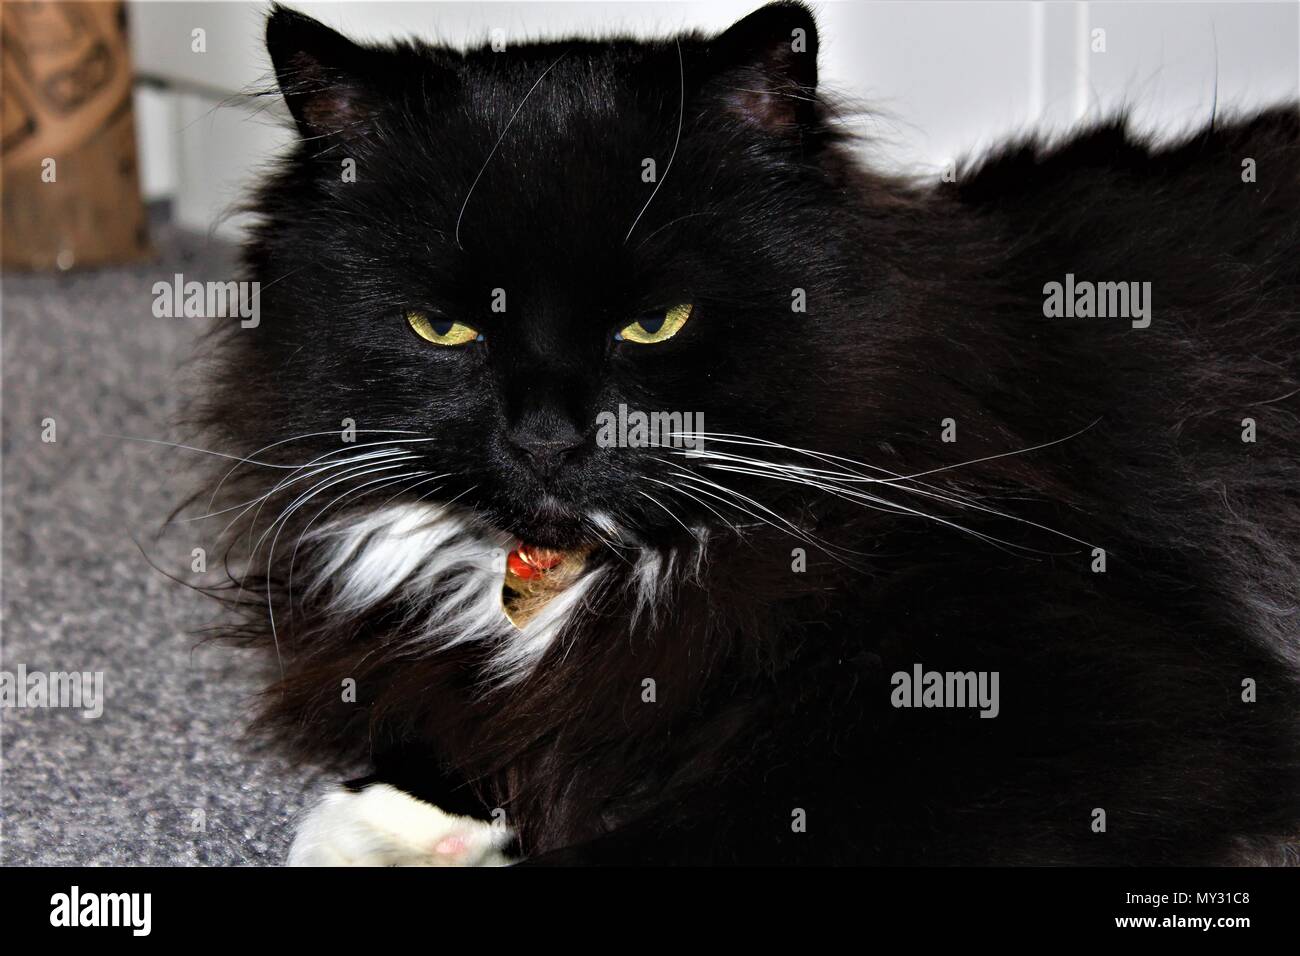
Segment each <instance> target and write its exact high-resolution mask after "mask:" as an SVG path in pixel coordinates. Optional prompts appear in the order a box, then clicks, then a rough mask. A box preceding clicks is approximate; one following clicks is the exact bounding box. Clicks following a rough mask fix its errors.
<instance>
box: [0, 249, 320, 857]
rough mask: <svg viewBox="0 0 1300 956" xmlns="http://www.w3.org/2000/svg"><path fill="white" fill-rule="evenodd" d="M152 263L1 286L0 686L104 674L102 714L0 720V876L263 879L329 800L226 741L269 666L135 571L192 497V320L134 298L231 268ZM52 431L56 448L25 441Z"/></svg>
mask: <svg viewBox="0 0 1300 956" xmlns="http://www.w3.org/2000/svg"><path fill="white" fill-rule="evenodd" d="M155 242H156V245H157V248H158V249H159V250H160V253H159V257H158V260H157V261H155V262H152V263H148V264H146V265H143V266H139V267H134V268H128V269H114V270H104V271H99V272H91V273H85V274H71V275H67V276H58V277H35V276H22V275H6V276H5V277H4V282H3V322H4V325H3V399H4V410H3V425H4V432H3V453H4V454H3V487H2V496H3V520H4V524H3V533H2V535H0V542H2V545H3V550H2V555H0V556H2V557H3V565H2V566H0V585H2V586H3V601H2V604H0V612H2V613H3V621H2V624H3V631H2V636H0V671H3V672H8V673H10V674H13V673H15V672H16V671H17V670H18V668H19V667H20V666H25V667H26V670H27V672H28V673H29V674H30V673H34V672H50V671H65V672H66V671H86V672H95V671H102V672H103V675H104V676H103V680H104V705H103V714H102V716H100V717H99V718H97V719H88V718H86V717H84V716H82V713H81V712H80V711H77V710H71V709H44V710H41V709H29V708H13V707H6V708H3V709H0V863H3V864H5V865H11V866H12V865H24V864H50V865H62V864H127V865H130V864H153V865H164V864H208V865H235V864H261V865H271V864H279V863H281V862H283V860H284V857H285V854H286V852H287V849H288V844H289V840H290V839H291V837H292V831H293V823H294V819H295V817H296V816H297V815H298V814H299V813H301V812H302V810H303V809H305V808H306V807H307V806H309V805H310V804H311V803H312V802H313V801H314V800H315V798H316V795H317V792H318V791H319V790H321V789H323V787H324V786H325V785H326V784H327V781H324V780H322V779H321V778H320V777H319V775H318V774H315V773H314V772H312V771H311V770H309V769H302V768H294V767H291V766H290V765H289V764H288V763H287V762H286V761H284V760H283V759H282V758H281V757H280V756H279V755H277V754H276V753H274V752H268V751H266V750H265V749H259V748H257V747H255V746H254V745H252V744H250V743H248V742H247V741H246V740H243V739H241V737H242V734H243V731H244V729H245V727H246V720H247V715H248V714H249V713H250V712H251V710H252V703H253V697H254V695H255V694H256V693H257V692H258V690H259V689H260V688H261V687H263V686H264V684H265V681H266V679H267V677H268V673H269V668H270V666H271V663H270V661H268V660H267V659H266V658H265V657H264V655H262V654H261V653H259V652H255V651H250V650H242V649H236V648H232V647H229V646H225V645H220V644H213V643H204V642H203V641H202V638H201V635H200V633H199V632H200V630H201V629H202V628H203V627H204V626H205V625H207V624H209V623H211V622H212V621H214V620H216V619H217V618H218V617H219V616H220V613H221V610H220V607H219V606H218V605H217V604H216V603H215V602H213V601H211V600H209V599H207V598H204V597H202V596H200V595H198V594H196V593H194V592H193V591H190V590H189V589H187V588H184V587H182V586H180V585H178V584H175V583H173V582H171V581H169V580H168V579H167V578H166V577H164V576H163V575H162V574H160V573H159V572H157V571H155V570H153V569H152V568H150V567H149V565H148V563H147V562H146V561H145V559H144V557H143V556H142V555H141V553H140V551H139V550H138V549H137V547H136V544H135V540H134V539H137V538H138V539H139V541H140V542H141V543H142V545H143V546H144V547H145V548H146V549H147V550H148V551H149V554H150V557H151V558H152V559H153V560H154V561H155V562H157V563H158V564H159V565H160V566H162V567H164V568H169V569H170V568H174V569H175V572H174V573H177V574H179V575H181V576H182V577H184V576H187V575H188V572H189V570H190V567H189V565H190V560H191V559H190V548H191V547H197V546H199V545H200V544H201V543H202V542H201V541H200V540H198V537H199V536H198V535H197V533H196V534H195V540H194V541H193V542H188V541H186V540H185V534H184V533H182V534H180V535H179V536H178V535H175V534H169V535H168V538H169V539H171V540H167V541H164V542H160V543H155V542H154V540H153V538H154V534H155V532H157V530H158V529H159V527H160V525H161V523H162V522H163V520H164V519H165V518H166V516H167V515H168V514H169V513H170V511H171V510H172V508H173V507H174V506H175V505H176V504H177V503H178V502H179V501H180V500H181V499H182V498H183V497H184V495H185V494H186V493H188V492H190V491H192V490H193V489H194V487H195V484H194V482H195V475H196V474H198V472H197V471H196V470H195V465H197V464H200V462H196V461H195V455H194V453H192V452H187V451H183V450H179V449H175V448H169V447H166V446H163V445H154V444H147V443H141V442H133V441H126V440H122V439H120V438H113V437H108V436H135V437H137V438H154V439H171V440H174V439H175V438H176V437H177V435H178V431H177V429H176V428H175V419H176V416H177V415H178V412H179V409H180V407H181V404H182V398H183V393H182V385H181V382H182V381H183V375H182V374H181V373H180V372H179V369H180V368H181V366H182V364H183V362H184V361H185V360H186V359H187V358H189V357H190V356H191V355H192V353H193V350H194V349H195V347H196V341H197V337H198V333H199V332H200V331H201V329H202V324H203V323H202V320H197V319H184V318H179V319H176V318H172V319H167V318H164V319H160V318H155V317H154V315H153V312H152V303H153V293H152V287H153V284H154V283H155V282H157V281H159V280H166V281H170V279H171V277H172V275H173V274H174V273H177V272H179V273H183V274H184V276H185V279H186V280H191V279H195V280H199V281H206V280H209V279H211V280H222V281H225V280H228V279H230V278H231V277H232V269H233V263H234V256H235V252H234V249H233V248H232V247H230V246H228V245H225V244H222V243H219V242H217V241H215V240H208V239H206V238H204V237H201V236H193V235H186V234H182V233H178V232H176V231H174V230H171V229H168V228H167V227H161V228H160V229H159V230H157V232H156V234H155ZM47 419H53V420H54V423H55V429H56V431H55V436H54V437H55V438H56V441H54V442H50V443H47V442H44V441H42V431H43V427H44V426H43V422H44V421H45V420H47Z"/></svg>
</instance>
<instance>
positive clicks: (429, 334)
mask: <svg viewBox="0 0 1300 956" xmlns="http://www.w3.org/2000/svg"><path fill="white" fill-rule="evenodd" d="M406 323H407V325H409V326H410V327H411V328H412V329H414V330H415V334H416V335H418V336H419V337H420V338H422V339H424V340H425V341H426V342H432V343H433V344H434V345H468V344H469V343H470V342H475V341H477V340H478V339H481V338H482V336H481V335H479V334H478V332H477V331H476V330H474V329H471V328H470V327H469V326H468V325H462V324H461V323H459V322H453V321H452V320H451V319H444V318H443V317H442V316H438V315H436V316H434V317H433V318H430V317H429V316H428V315H426V314H425V313H423V312H407V313H406Z"/></svg>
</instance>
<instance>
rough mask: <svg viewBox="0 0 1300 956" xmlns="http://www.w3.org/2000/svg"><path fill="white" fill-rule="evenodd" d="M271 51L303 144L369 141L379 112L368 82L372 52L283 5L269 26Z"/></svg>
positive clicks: (267, 27)
mask: <svg viewBox="0 0 1300 956" xmlns="http://www.w3.org/2000/svg"><path fill="white" fill-rule="evenodd" d="M266 49H267V52H268V53H270V54H271V62H272V64H273V65H274V66H275V77H276V81H277V82H278V83H279V85H280V92H281V93H282V94H284V100H285V103H287V104H288V106H289V112H290V113H292V114H293V118H294V122H296V123H297V124H298V129H299V131H301V133H302V135H303V137H304V138H306V139H317V140H322V139H326V138H329V137H333V136H340V137H343V138H345V139H352V138H361V137H364V136H365V134H366V131H367V129H368V127H369V125H370V122H371V120H372V119H373V114H374V111H375V109H376V108H377V102H376V100H375V98H374V96H373V93H372V91H371V90H370V89H369V87H368V85H367V81H366V77H367V76H368V75H369V74H370V73H371V71H372V69H373V62H372V61H373V59H374V56H375V54H374V53H373V52H372V51H370V50H367V49H365V48H364V47H360V46H358V45H357V44H355V43H353V42H352V41H351V40H349V39H348V38H347V37H345V36H343V35H342V34H339V33H336V32H335V31H333V30H331V29H330V28H329V27H327V26H325V24H323V23H321V22H320V21H318V20H313V19H312V18H311V17H309V16H306V15H305V14H301V13H298V12H296V11H294V10H290V9H289V8H287V7H282V6H280V5H279V4H276V5H275V6H274V7H272V9H271V15H270V16H269V17H267V20H266Z"/></svg>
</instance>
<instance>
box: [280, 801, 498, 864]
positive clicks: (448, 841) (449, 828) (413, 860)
mask: <svg viewBox="0 0 1300 956" xmlns="http://www.w3.org/2000/svg"><path fill="white" fill-rule="evenodd" d="M510 838H511V832H510V830H509V828H507V827H505V826H503V825H501V824H494V823H487V822H485V821H483V820H476V819H474V818H473V817H459V816H456V815H454V814H451V813H444V812H443V811H442V810H439V809H438V808H437V807H435V806H434V805H433V804H431V803H425V802H424V801H423V800H417V799H416V798H415V797H412V796H411V795H410V794H407V793H403V792H402V791H401V790H398V789H397V788H395V787H390V786H389V785H388V784H386V783H377V784H373V785H371V786H369V787H367V788H366V789H365V790H362V791H360V792H354V791H351V790H335V791H333V792H332V793H330V794H328V795H327V796H326V797H325V799H324V800H322V801H321V802H320V803H318V804H317V805H316V806H315V807H313V808H312V809H311V811H310V812H309V813H308V814H307V816H306V817H304V818H303V820H302V822H301V823H300V824H299V825H298V832H297V833H296V834H295V835H294V838H293V846H291V847H290V848H289V865H290V866H505V865H507V864H509V863H510V862H511V860H510V859H508V858H507V857H506V856H505V854H504V853H502V852H501V851H502V848H503V847H504V846H505V845H506V844H507V843H509V842H510Z"/></svg>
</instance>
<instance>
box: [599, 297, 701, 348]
mask: <svg viewBox="0 0 1300 956" xmlns="http://www.w3.org/2000/svg"><path fill="white" fill-rule="evenodd" d="M691 309H692V306H691V304H690V303H689V302H688V303H686V304H685V305H675V306H673V307H672V308H671V309H665V310H664V311H663V312H654V313H651V314H650V315H643V316H642V317H641V318H639V319H637V320H636V321H635V322H633V323H632V324H631V325H629V326H626V327H625V328H623V329H620V330H619V333H618V334H617V335H615V336H614V338H616V339H618V340H619V341H622V342H636V343H637V344H638V345H654V344H656V343H658V342H667V341H668V340H669V339H671V338H672V337H673V336H674V335H676V334H677V333H678V332H680V331H681V329H682V326H683V325H685V324H686V320H687V319H689V318H690V317H691Z"/></svg>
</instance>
